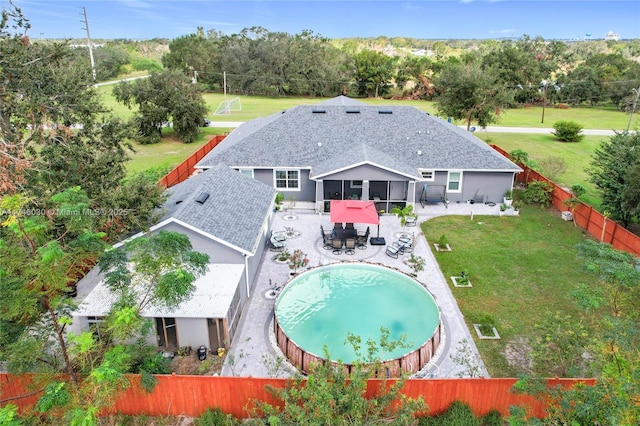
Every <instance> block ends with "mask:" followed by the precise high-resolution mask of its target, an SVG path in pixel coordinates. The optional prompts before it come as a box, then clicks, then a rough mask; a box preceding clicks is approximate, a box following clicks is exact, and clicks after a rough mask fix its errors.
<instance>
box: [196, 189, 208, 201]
mask: <svg viewBox="0 0 640 426" xmlns="http://www.w3.org/2000/svg"><path fill="white" fill-rule="evenodd" d="M207 198H209V193H208V192H203V193H202V194H200V195H199V196H198V198H196V203H198V204H204V202H205V201H207Z"/></svg>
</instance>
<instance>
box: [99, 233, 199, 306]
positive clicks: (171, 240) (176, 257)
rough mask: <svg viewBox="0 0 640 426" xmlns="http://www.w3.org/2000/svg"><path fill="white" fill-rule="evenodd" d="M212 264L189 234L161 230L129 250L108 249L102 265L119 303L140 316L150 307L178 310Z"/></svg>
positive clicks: (129, 245)
mask: <svg viewBox="0 0 640 426" xmlns="http://www.w3.org/2000/svg"><path fill="white" fill-rule="evenodd" d="M208 263H209V256H208V255H206V254H203V253H199V252H196V251H193V250H192V247H191V242H190V241H189V238H188V237H187V236H186V235H184V234H180V233H177V232H171V231H160V232H158V233H157V234H153V235H151V236H149V237H139V238H136V239H134V240H131V241H129V242H127V243H126V244H125V250H120V249H111V250H107V251H106V252H105V253H104V254H103V256H102V257H101V259H100V261H99V263H98V266H99V268H100V272H101V273H104V274H105V281H104V282H105V284H106V285H107V287H108V288H109V289H110V290H111V291H113V292H114V293H115V294H117V295H118V298H119V304H120V305H121V306H130V307H133V308H135V312H136V314H140V313H141V312H142V310H143V309H144V308H145V307H147V306H154V307H166V308H175V307H177V306H178V305H179V304H180V303H182V302H183V301H184V300H186V299H188V298H189V296H190V295H191V294H192V293H193V291H194V290H195V286H194V282H195V280H196V279H197V278H198V277H199V276H201V275H203V274H204V273H205V272H206V270H207V267H208ZM129 264H131V265H132V266H131V267H130V266H129Z"/></svg>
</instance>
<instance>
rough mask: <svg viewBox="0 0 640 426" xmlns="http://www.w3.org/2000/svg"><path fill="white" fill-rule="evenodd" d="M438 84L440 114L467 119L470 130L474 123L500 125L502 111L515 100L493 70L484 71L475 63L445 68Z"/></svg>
mask: <svg viewBox="0 0 640 426" xmlns="http://www.w3.org/2000/svg"><path fill="white" fill-rule="evenodd" d="M435 84H436V90H437V97H436V100H437V102H438V104H437V105H436V108H437V110H438V112H439V113H440V114H442V115H444V116H447V117H453V118H454V119H456V120H464V122H465V123H466V124H467V130H469V129H470V128H471V123H472V122H474V121H476V122H477V123H478V125H479V126H482V127H485V126H487V125H489V124H491V123H495V122H497V121H498V119H499V115H500V110H501V108H503V107H504V106H505V105H507V104H508V103H509V102H510V100H511V99H512V97H513V92H512V91H509V90H507V89H506V88H505V87H504V86H503V85H502V83H501V82H500V81H499V80H498V78H497V75H496V73H495V71H494V69H485V70H483V69H481V68H480V67H479V66H478V65H477V64H476V63H471V64H468V65H465V64H448V65H446V66H445V67H444V69H443V70H442V73H441V74H440V76H439V77H438V78H437V79H436V83H435Z"/></svg>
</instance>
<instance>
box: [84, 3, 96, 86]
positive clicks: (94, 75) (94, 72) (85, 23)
mask: <svg viewBox="0 0 640 426" xmlns="http://www.w3.org/2000/svg"><path fill="white" fill-rule="evenodd" d="M82 12H83V14H84V28H83V30H87V45H88V46H89V58H90V59H91V75H93V81H96V63H95V61H94V60H93V42H92V41H91V34H89V21H88V20H87V9H86V8H85V7H84V6H82Z"/></svg>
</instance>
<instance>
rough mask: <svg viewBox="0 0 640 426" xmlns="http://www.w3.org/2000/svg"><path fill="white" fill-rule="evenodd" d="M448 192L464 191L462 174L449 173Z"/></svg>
mask: <svg viewBox="0 0 640 426" xmlns="http://www.w3.org/2000/svg"><path fill="white" fill-rule="evenodd" d="M447 191H448V192H461V191H462V172H449V177H448V178H447Z"/></svg>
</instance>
